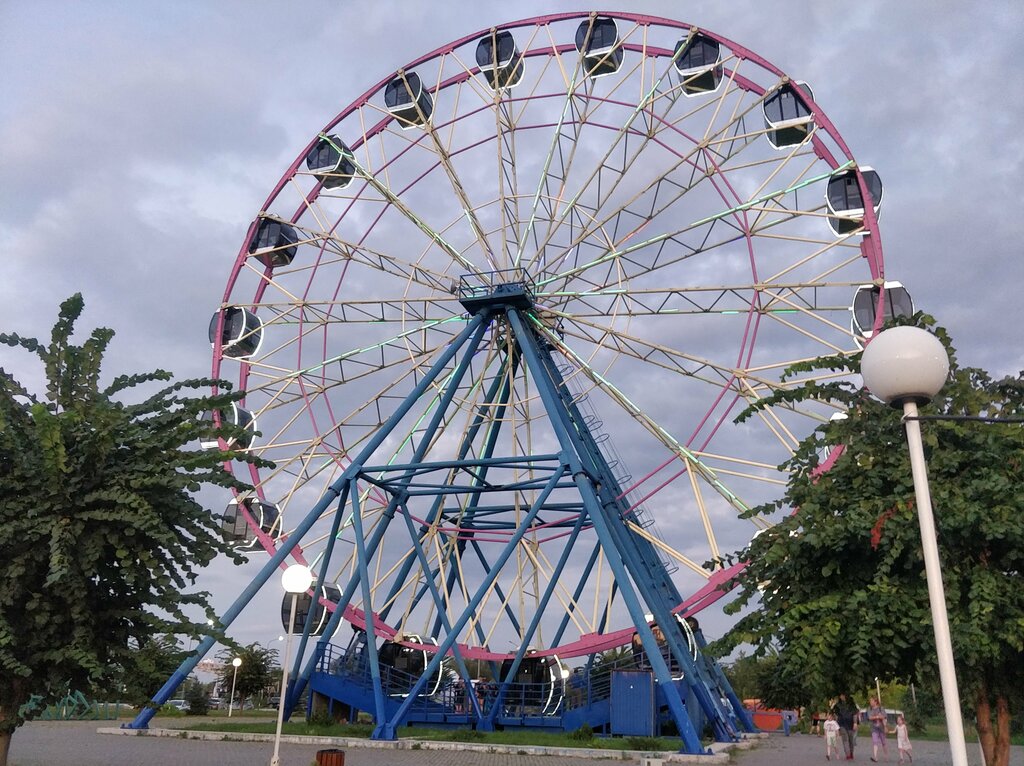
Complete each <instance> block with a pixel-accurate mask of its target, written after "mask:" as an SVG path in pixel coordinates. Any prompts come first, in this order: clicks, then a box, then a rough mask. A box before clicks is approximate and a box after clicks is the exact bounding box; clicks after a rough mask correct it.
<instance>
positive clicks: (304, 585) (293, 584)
mask: <svg viewBox="0 0 1024 766" xmlns="http://www.w3.org/2000/svg"><path fill="white" fill-rule="evenodd" d="M312 584H313V573H312V572H310V571H309V567H307V566H303V565H302V564H292V565H291V566H290V567H288V568H287V569H286V570H284V574H282V575H281V585H282V586H284V590H285V592H286V593H291V594H292V611H291V615H290V616H289V618H288V638H287V640H286V641H285V642H284V663H283V664H282V666H281V695H280V698H279V699H278V701H277V733H276V734H275V735H274V756H273V757H272V758H271V759H270V766H281V755H280V752H281V727H282V726H283V725H284V696H285V692H286V691H287V689H288V665H289V663H290V661H291V653H292V633H294V632H295V611H296V608H297V606H298V601H299V594H300V593H305V592H306V591H307V590H309V586H310V585H312ZM957 766H959V764H957Z"/></svg>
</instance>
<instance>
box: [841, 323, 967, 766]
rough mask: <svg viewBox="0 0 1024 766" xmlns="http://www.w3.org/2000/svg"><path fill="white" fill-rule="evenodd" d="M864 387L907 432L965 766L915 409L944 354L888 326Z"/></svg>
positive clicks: (952, 729) (936, 622)
mask: <svg viewBox="0 0 1024 766" xmlns="http://www.w3.org/2000/svg"><path fill="white" fill-rule="evenodd" d="M861 374H862V375H863V377H864V385H866V386H867V387H868V390H870V391H871V393H872V394H874V395H875V396H877V397H878V398H879V399H881V400H882V401H884V402H886V403H888V404H892V405H893V406H895V407H902V408H903V423H904V426H905V427H906V430H907V446H908V448H909V450H910V469H911V472H912V474H913V477H914V494H915V496H916V498H917V516H918V522H919V523H920V525H921V548H922V551H923V553H924V569H925V576H926V578H927V580H928V601H929V604H930V605H931V612H932V624H933V626H934V628H935V650H936V653H937V654H938V660H939V682H940V684H941V685H942V701H943V705H944V707H945V712H946V731H947V732H948V734H949V748H950V752H951V754H952V757H953V766H967V745H966V743H965V742H964V727H963V719H962V718H961V716H960V693H959V692H958V690H957V684H956V666H955V665H954V664H953V644H952V641H951V640H950V635H949V617H948V615H947V613H946V594H945V589H944V588H943V585H942V565H941V562H940V561H939V546H938V542H937V539H936V535H935V517H934V515H933V513H932V500H931V494H930V492H929V489H928V471H927V466H926V465H925V459H924V447H923V446H922V443H921V426H920V423H919V422H918V420H917V417H918V414H917V405H918V404H924V403H925V402H928V401H929V400H930V399H931V398H932V397H933V396H935V394H937V393H938V392H939V390H940V389H941V388H942V386H943V384H944V383H945V382H946V377H947V376H948V374H949V357H948V356H947V354H946V349H945V348H944V347H943V346H942V344H941V343H940V342H939V340H938V339H937V338H936V337H935V336H934V335H932V334H931V333H929V332H927V331H925V330H922V329H921V328H919V327H909V326H907V327H893V328H891V329H888V330H885V331H883V332H881V333H879V334H878V335H876V336H875V337H874V338H873V339H872V340H871V342H870V343H869V344H868V347H867V348H866V349H864V355H863V356H862V357H861Z"/></svg>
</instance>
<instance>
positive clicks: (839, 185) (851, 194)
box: [825, 167, 882, 236]
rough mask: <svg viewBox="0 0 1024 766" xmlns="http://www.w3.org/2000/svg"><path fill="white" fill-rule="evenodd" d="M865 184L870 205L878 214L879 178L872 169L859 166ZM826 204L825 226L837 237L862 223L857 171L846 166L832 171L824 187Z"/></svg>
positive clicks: (880, 197)
mask: <svg viewBox="0 0 1024 766" xmlns="http://www.w3.org/2000/svg"><path fill="white" fill-rule="evenodd" d="M860 173H861V175H862V176H863V177H864V185H865V186H867V187H868V194H869V195H870V196H871V207H872V208H873V209H874V211H875V215H876V216H877V215H878V211H879V208H881V206H882V179H881V178H879V177H878V173H876V172H875V170H874V169H873V168H869V167H863V168H861V169H860ZM825 204H826V205H827V206H828V212H829V216H828V225H829V227H830V228H831V229H832V231H834V232H835V233H836V234H837V235H838V236H842V235H843V234H849V233H850V232H851V231H856V230H857V229H859V228H860V227H861V226H863V225H864V198H863V196H862V195H861V193H860V182H859V180H858V178H857V171H856V170H855V169H854V168H847V169H846V170H842V171H840V172H838V173H835V174H834V175H833V176H832V177H831V178H830V179H829V181H828V187H827V188H826V189H825Z"/></svg>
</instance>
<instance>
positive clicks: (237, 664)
mask: <svg viewBox="0 0 1024 766" xmlns="http://www.w3.org/2000/svg"><path fill="white" fill-rule="evenodd" d="M231 664H232V665H234V666H235V670H234V672H233V673H232V674H231V696H230V697H228V718H230V717H231V711H232V709H233V708H234V707H235V681H237V680H238V669H239V668H240V667H241V666H242V658H241V657H235V659H233V660H231Z"/></svg>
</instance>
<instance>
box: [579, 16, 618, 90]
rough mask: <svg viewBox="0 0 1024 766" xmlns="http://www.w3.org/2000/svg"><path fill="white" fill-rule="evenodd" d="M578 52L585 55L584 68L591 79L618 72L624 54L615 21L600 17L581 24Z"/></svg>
mask: <svg viewBox="0 0 1024 766" xmlns="http://www.w3.org/2000/svg"><path fill="white" fill-rule="evenodd" d="M576 50H578V51H579V52H580V53H582V54H583V68H584V70H585V71H586V73H587V74H588V75H590V76H591V77H601V76H602V75H606V74H612V73H613V72H618V71H619V67H620V66H622V57H623V52H622V46H621V45H620V44H619V30H618V29H617V28H616V26H615V20H614V19H609V18H601V17H598V18H595V19H594V20H593V22H591V21H589V20H588V21H584V22H583V23H582V24H580V26H579V28H578V29H577V30H576Z"/></svg>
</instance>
